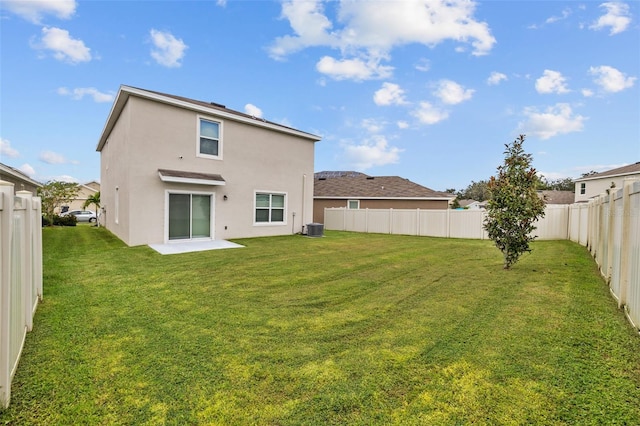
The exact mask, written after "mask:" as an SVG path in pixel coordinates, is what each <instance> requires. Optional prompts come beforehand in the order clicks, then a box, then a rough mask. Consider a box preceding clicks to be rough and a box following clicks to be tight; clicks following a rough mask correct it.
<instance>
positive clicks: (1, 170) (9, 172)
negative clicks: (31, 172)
mask: <svg viewBox="0 0 640 426" xmlns="http://www.w3.org/2000/svg"><path fill="white" fill-rule="evenodd" d="M5 176H7V177H12V178H13V179H15V180H19V181H23V182H24V183H28V184H30V185H33V186H35V187H36V188H41V187H42V184H41V183H40V182H38V181H35V180H33V179H31V178H30V177H29V176H27V175H26V174H24V173H22V172H21V171H20V170H18V169H14V168H13V167H11V166H7V165H6V164H3V163H0V180H5V179H4V177H5ZM13 179H12V180H13ZM16 190H17V191H20V190H21V188H16Z"/></svg>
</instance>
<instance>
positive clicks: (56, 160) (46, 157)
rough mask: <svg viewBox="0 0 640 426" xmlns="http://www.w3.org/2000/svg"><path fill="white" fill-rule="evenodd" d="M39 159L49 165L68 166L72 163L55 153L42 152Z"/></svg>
mask: <svg viewBox="0 0 640 426" xmlns="http://www.w3.org/2000/svg"><path fill="white" fill-rule="evenodd" d="M38 159H39V160H40V161H42V162H43V163H47V164H67V163H70V161H68V160H67V159H66V158H64V156H63V155H61V154H58V153H56V152H53V151H42V152H41V153H40V155H39V156H38Z"/></svg>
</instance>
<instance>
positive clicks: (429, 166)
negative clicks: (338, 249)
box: [0, 0, 640, 190]
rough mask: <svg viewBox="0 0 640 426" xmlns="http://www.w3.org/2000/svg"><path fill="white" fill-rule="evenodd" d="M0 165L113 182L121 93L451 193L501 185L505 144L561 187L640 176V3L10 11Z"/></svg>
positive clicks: (53, 6) (23, 5) (24, 6)
mask: <svg viewBox="0 0 640 426" xmlns="http://www.w3.org/2000/svg"><path fill="white" fill-rule="evenodd" d="M0 8H1V9H0V37H1V42H0V43H1V46H0V48H1V51H0V55H1V56H0V61H1V62H0V72H1V74H0V162H2V163H5V164H8V165H10V166H12V167H15V168H17V169H19V170H22V171H23V172H25V173H27V174H28V175H29V176H31V177H32V178H34V179H36V180H39V181H42V182H46V181H48V180H71V181H77V182H80V183H85V182H88V181H91V180H99V179H100V167H99V164H100V158H99V153H97V152H96V151H95V148H96V144H97V141H98V138H99V136H100V133H101V131H102V128H103V126H104V123H105V121H106V118H107V115H108V113H109V110H110V108H111V105H112V102H113V99H114V96H115V94H116V93H117V91H118V87H119V86H120V85H121V84H124V85H129V86H134V87H140V88H143V89H149V90H155V91H161V92H165V93H170V94H175V95H180V96H185V97H190V98H193V99H198V100H203V101H208V102H217V103H221V104H224V105H226V106H227V107H229V108H232V109H235V110H238V111H243V112H248V113H251V114H253V115H256V116H260V117H263V118H265V119H267V120H270V121H275V122H279V123H282V124H285V125H288V126H292V127H295V128H297V129H300V130H303V131H307V132H311V133H314V134H317V135H319V136H321V137H322V141H321V142H319V143H318V144H316V155H315V170H316V171H321V170H357V171H361V172H364V173H367V174H370V175H376V176H386V175H398V176H402V177H405V178H408V179H410V180H412V181H414V182H417V183H419V184H422V185H425V186H428V187H430V188H432V189H436V190H445V189H447V188H456V189H464V188H465V187H466V186H467V185H469V184H470V183H471V181H479V180H483V179H488V178H489V177H490V176H491V175H492V174H494V173H495V171H496V167H497V166H498V165H500V164H501V163H502V160H503V151H504V145H505V144H507V143H510V142H511V141H513V139H515V137H516V136H517V135H518V134H521V133H522V134H526V135H527V141H526V143H525V149H526V151H527V152H529V153H531V154H532V155H533V158H534V162H533V165H534V167H535V168H536V169H537V170H538V171H539V172H540V173H541V174H543V175H544V176H546V177H547V178H548V179H557V178H565V177H572V178H577V177H580V175H581V174H582V173H585V172H588V171H591V170H595V171H603V170H607V169H611V168H615V167H619V166H622V165H625V164H629V163H633V162H636V161H640V89H639V87H640V82H639V81H638V77H639V76H640V25H639V21H638V17H639V16H640V3H638V2H637V1H634V2H602V1H582V2H580V1H531V2H527V1H488V2H471V1H458V0H450V1H439V0H429V1H425V0H388V1H384V0H381V1H353V0H352V1H347V0H342V1H329V2H327V1H314V0H304V1H282V2H281V1H267V0H262V1H234V0H226V1H73V0H64V1H46V0H28V1H24V0H21V1H15V0H2V1H1V2H0Z"/></svg>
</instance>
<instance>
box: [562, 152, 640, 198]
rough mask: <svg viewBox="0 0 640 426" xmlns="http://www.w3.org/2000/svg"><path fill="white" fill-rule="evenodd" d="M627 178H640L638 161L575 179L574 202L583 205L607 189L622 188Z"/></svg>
mask: <svg viewBox="0 0 640 426" xmlns="http://www.w3.org/2000/svg"><path fill="white" fill-rule="evenodd" d="M629 178H640V161H639V162H636V163H633V164H628V165H626V166H623V167H617V168H615V169H611V170H607V171H605V172H601V173H595V174H592V175H588V176H585V177H581V178H579V179H576V180H574V183H575V185H576V190H575V202H576V203H585V202H587V201H589V200H590V199H592V198H594V197H597V196H598V195H600V194H603V193H605V192H607V190H609V189H613V188H622V187H623V185H624V180H625V179H629Z"/></svg>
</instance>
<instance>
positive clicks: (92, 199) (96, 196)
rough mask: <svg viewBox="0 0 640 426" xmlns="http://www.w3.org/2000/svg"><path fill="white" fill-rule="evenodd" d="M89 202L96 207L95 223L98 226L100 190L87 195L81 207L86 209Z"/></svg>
mask: <svg viewBox="0 0 640 426" xmlns="http://www.w3.org/2000/svg"><path fill="white" fill-rule="evenodd" d="M91 204H93V205H94V206H95V207H96V224H98V226H100V225H99V224H100V222H98V219H97V218H98V209H99V208H100V191H98V192H96V193H95V194H93V195H91V196H89V197H87V199H86V200H85V201H84V204H83V205H82V208H83V209H86V208H87V207H89V206H90V205H91Z"/></svg>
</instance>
